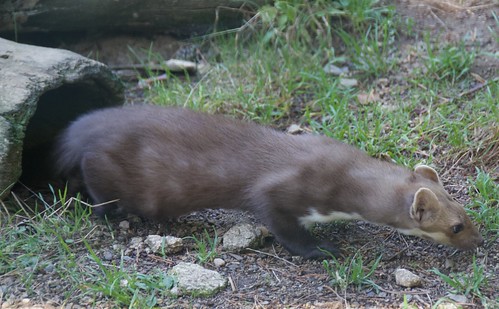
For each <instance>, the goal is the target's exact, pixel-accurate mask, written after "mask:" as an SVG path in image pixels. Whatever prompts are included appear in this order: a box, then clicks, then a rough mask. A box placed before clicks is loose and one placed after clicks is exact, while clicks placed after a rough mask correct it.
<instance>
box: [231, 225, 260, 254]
mask: <svg viewBox="0 0 499 309" xmlns="http://www.w3.org/2000/svg"><path fill="white" fill-rule="evenodd" d="M262 236H263V231H262V229H261V227H258V226H254V225H251V224H248V223H242V224H238V225H235V226H233V227H231V228H230V229H229V230H228V231H227V232H226V233H225V234H224V236H223V248H224V250H227V251H236V252H237V251H241V250H244V249H245V248H256V247H258V246H260V244H261V242H262Z"/></svg>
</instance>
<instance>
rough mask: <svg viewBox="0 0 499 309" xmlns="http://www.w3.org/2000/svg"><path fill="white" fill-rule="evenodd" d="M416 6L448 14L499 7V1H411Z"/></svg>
mask: <svg viewBox="0 0 499 309" xmlns="http://www.w3.org/2000/svg"><path fill="white" fill-rule="evenodd" d="M409 3H411V4H412V5H414V6H418V7H428V8H431V9H437V10H440V11H443V12H447V13H456V12H460V11H474V10H480V9H486V8H493V7H499V1H497V0H488V1H483V0H409Z"/></svg>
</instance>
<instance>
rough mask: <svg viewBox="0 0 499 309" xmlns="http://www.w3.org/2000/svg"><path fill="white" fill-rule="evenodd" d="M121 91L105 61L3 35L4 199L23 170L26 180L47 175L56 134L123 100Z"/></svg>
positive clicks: (0, 134)
mask: <svg viewBox="0 0 499 309" xmlns="http://www.w3.org/2000/svg"><path fill="white" fill-rule="evenodd" d="M123 95H124V93H123V86H122V84H121V82H119V80H118V79H117V78H116V76H115V75H114V74H113V73H112V72H111V70H109V69H108V68H107V67H106V66H105V65H104V64H102V63H99V62H97V61H94V60H90V59H88V58H85V57H82V56H80V55H78V54H75V53H73V52H70V51H66V50H62V49H54V48H45V47H38V46H31V45H25V44H19V43H15V42H11V41H8V40H5V39H2V38H0V141H2V142H1V143H0V198H3V197H5V196H7V195H8V194H9V192H10V188H11V187H12V185H13V184H14V183H15V182H16V181H17V180H18V179H19V177H20V176H21V173H22V172H23V171H24V172H25V175H27V174H28V173H29V176H31V177H30V178H32V179H27V180H28V181H30V180H31V181H33V182H35V181H36V180H40V178H42V179H43V177H47V171H48V169H49V167H48V166H47V161H46V159H45V160H44V158H48V155H49V153H50V151H51V149H50V147H49V145H50V144H51V142H53V140H54V138H55V137H56V135H57V134H58V133H59V132H60V131H61V130H62V129H63V128H64V127H66V126H67V125H68V124H69V122H71V121H72V120H74V119H75V118H76V117H78V116H79V115H81V114H82V113H85V112H88V111H90V110H92V109H97V108H102V107H107V106H113V105H120V104H123V102H124V97H123ZM23 157H24V158H25V160H24V166H21V165H22V164H23V163H22V160H21V159H22V158H23ZM44 167H45V168H46V170H44ZM35 178H37V179H35ZM25 181H26V180H25Z"/></svg>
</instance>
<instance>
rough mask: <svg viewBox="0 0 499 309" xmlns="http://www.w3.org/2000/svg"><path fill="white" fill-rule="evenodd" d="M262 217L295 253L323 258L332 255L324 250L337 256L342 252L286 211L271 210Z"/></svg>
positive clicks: (273, 232) (307, 257)
mask: <svg viewBox="0 0 499 309" xmlns="http://www.w3.org/2000/svg"><path fill="white" fill-rule="evenodd" d="M260 219H261V220H262V222H263V223H264V224H266V225H267V227H268V228H269V230H270V232H272V234H274V236H275V238H276V239H277V240H278V241H279V242H280V243H281V245H282V246H283V247H284V248H286V249H287V250H288V251H289V252H290V253H291V254H293V255H300V256H302V257H304V258H306V259H323V258H329V257H330V255H329V254H327V253H326V252H324V250H325V251H328V252H329V253H331V254H332V255H334V256H336V257H338V256H340V254H341V253H340V250H339V249H338V247H337V246H336V245H335V244H334V243H333V242H331V241H328V240H319V239H317V238H315V237H314V236H312V235H311V234H310V232H309V231H308V230H307V229H305V228H304V227H303V226H302V225H301V224H300V223H299V222H298V219H297V218H296V217H294V216H293V215H290V214H287V213H285V212H284V211H278V210H271V211H270V212H268V213H267V215H266V216H265V218H260Z"/></svg>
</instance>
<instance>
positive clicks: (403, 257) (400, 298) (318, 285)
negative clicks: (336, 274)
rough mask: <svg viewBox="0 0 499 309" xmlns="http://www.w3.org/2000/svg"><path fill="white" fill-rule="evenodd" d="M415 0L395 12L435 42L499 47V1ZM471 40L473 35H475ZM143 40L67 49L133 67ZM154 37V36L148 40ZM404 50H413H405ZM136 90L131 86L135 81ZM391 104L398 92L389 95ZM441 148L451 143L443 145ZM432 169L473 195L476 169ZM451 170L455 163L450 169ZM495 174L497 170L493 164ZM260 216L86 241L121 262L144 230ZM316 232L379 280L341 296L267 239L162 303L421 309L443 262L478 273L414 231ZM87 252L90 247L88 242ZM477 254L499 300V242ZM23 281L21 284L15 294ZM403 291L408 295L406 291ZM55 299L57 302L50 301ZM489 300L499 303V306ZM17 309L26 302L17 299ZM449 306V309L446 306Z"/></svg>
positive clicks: (44, 298) (163, 40)
mask: <svg viewBox="0 0 499 309" xmlns="http://www.w3.org/2000/svg"><path fill="white" fill-rule="evenodd" d="M484 2H485V1H474V2H473V1H464V2H463V1H462V2H459V3H458V2H452V1H449V2H445V1H436V0H435V1H416V0H398V1H395V3H396V5H397V12H398V14H400V15H401V16H403V17H410V18H412V19H413V20H414V25H415V29H414V31H417V32H418V33H421V34H422V33H423V32H424V31H429V33H431V38H432V40H433V41H434V42H438V43H439V44H442V45H444V44H447V43H452V42H459V41H460V40H461V39H463V38H465V37H466V38H468V40H466V42H468V43H469V44H475V46H479V47H480V50H482V51H486V52H491V53H495V52H497V51H498V50H499V49H498V44H497V42H496V41H495V40H494V38H493V37H492V34H491V31H490V29H495V30H496V31H497V30H498V29H497V26H496V24H495V21H494V19H493V17H492V16H491V14H490V12H491V11H492V10H495V12H496V14H497V15H499V5H498V3H497V1H487V2H486V4H484ZM420 38H421V41H415V40H414V39H410V38H405V37H402V38H401V41H400V42H399V47H400V51H401V52H400V56H401V57H407V58H410V47H411V46H416V45H417V44H421V42H422V35H421V36H420ZM469 38H471V39H469ZM146 41H147V40H143V39H137V38H130V37H122V38H114V39H113V41H112V42H111V43H109V41H106V40H104V41H102V42H100V41H99V42H98V43H95V41H94V42H92V43H88V42H87V43H80V44H79V45H72V46H66V47H67V48H69V49H73V50H76V51H79V52H81V53H82V54H84V55H91V54H94V55H95V54H96V53H98V55H99V57H98V58H99V59H100V60H102V61H104V62H107V63H108V64H110V65H111V66H122V65H126V64H130V63H136V61H137V60H138V59H130V57H129V56H128V55H129V54H130V53H129V50H128V48H127V45H132V46H134V49H135V50H137V51H138V50H141V52H140V53H139V54H140V55H139V56H138V58H141V57H145V56H144V55H145V54H144V50H147V49H148V48H149V46H148V43H147V44H146ZM147 42H149V41H147ZM181 45H182V42H177V41H175V40H173V39H171V38H167V37H158V38H155V43H154V45H153V47H152V50H154V51H158V52H159V53H160V54H161V55H162V56H163V57H164V58H165V59H168V58H169V57H170V56H171V55H172V54H173V52H174V51H175V50H177V49H178V47H179V46H181ZM405 52H407V54H404V53H405ZM416 65H418V63H415V62H413V61H411V60H408V61H406V62H404V64H403V67H401V69H400V70H399V71H398V73H397V74H398V75H396V76H395V75H394V76H391V77H388V79H389V82H390V83H394V84H395V83H398V82H400V81H401V80H403V79H404V72H408V71H410V70H411V68H413V67H414V66H416ZM498 68H499V63H498V61H497V57H496V58H491V57H483V56H481V55H478V58H477V60H476V62H475V65H474V66H473V69H472V70H473V72H474V73H476V74H478V75H479V76H481V77H482V78H484V79H491V78H497V72H498ZM132 88H133V87H132ZM141 99H142V94H141V92H140V90H137V89H134V90H133V91H132V90H130V91H129V96H128V100H129V102H136V101H140V100H141ZM386 99H387V100H394V98H388V97H387V98H386ZM443 147H445V146H443ZM435 165H437V166H439V167H441V169H440V170H441V171H444V170H445V172H444V173H443V175H442V178H443V181H444V184H445V185H446V188H447V189H448V190H449V191H450V192H451V193H452V195H453V196H455V197H456V198H457V200H458V201H460V202H461V203H463V204H466V202H468V201H469V197H468V195H467V193H468V192H467V189H466V188H467V182H466V176H465V175H472V174H473V173H474V169H473V167H472V166H470V165H467V164H465V162H464V161H463V160H461V161H458V160H456V161H440V162H438V161H437V162H435ZM451 166H452V167H453V168H449V167H451ZM489 167H490V171H491V172H494V169H495V168H497V165H495V166H489ZM96 220H98V219H96ZM246 221H250V222H254V218H252V217H251V216H250V215H248V214H245V213H241V212H237V211H234V212H233V211H215V210H207V211H203V212H200V213H195V214H192V215H190V216H186V217H184V218H181V219H179V220H177V221H176V222H170V223H168V224H164V225H158V224H155V223H151V222H143V221H141V220H132V221H131V222H130V229H129V230H123V229H120V228H119V226H118V224H119V222H112V223H111V224H112V226H113V228H114V231H115V234H114V239H112V238H111V237H110V235H109V229H108V228H107V227H106V226H105V224H102V225H99V227H98V228H97V229H96V230H94V232H93V234H92V235H91V236H90V244H91V245H92V246H93V247H94V248H95V250H97V254H98V255H99V256H101V257H102V256H104V255H105V254H106V253H109V252H111V254H112V257H111V259H110V260H108V262H109V263H112V261H114V262H115V263H117V264H119V263H120V255H119V252H116V251H113V249H112V248H113V246H116V245H121V246H122V247H125V248H126V247H128V246H129V241H130V239H131V238H132V237H137V236H144V237H145V236H147V235H150V234H164V235H175V236H177V237H187V236H192V235H193V234H195V235H201V234H202V233H203V231H204V229H206V230H208V231H211V230H213V226H214V227H215V228H216V230H217V232H218V235H223V234H224V232H225V231H226V230H227V229H228V228H230V227H231V226H233V225H234V224H235V223H238V222H246ZM314 232H315V233H316V234H317V236H318V237H323V238H332V239H334V240H335V241H336V242H337V243H338V244H339V245H340V246H341V248H342V250H343V252H344V254H345V255H346V256H353V255H354V254H355V253H356V252H357V251H358V252H359V253H360V254H361V255H362V256H363V257H364V259H365V264H369V263H370V262H371V261H374V260H375V259H376V258H377V257H378V256H379V255H380V254H382V259H381V262H380V265H379V267H378V269H377V271H376V272H375V274H374V277H372V278H371V279H372V280H373V281H374V282H375V283H376V284H377V285H378V286H379V289H378V290H376V289H374V288H373V287H370V286H362V287H360V288H357V287H350V288H348V289H347V290H346V291H345V292H342V291H341V290H340V289H337V288H335V287H333V286H331V285H330V280H331V278H330V277H329V276H328V274H327V273H326V271H325V270H324V267H323V265H322V262H321V261H309V260H303V259H301V258H297V257H292V256H290V255H289V253H288V252H287V251H286V250H284V249H282V247H281V246H280V245H279V244H278V243H276V242H273V241H272V239H269V241H268V242H267V244H266V245H265V246H264V247H262V248H260V249H258V250H256V251H247V252H242V253H237V254H235V253H226V252H220V253H219V257H220V258H222V259H223V260H224V261H225V262H226V264H225V265H224V266H222V267H219V268H217V267H215V266H214V265H213V264H212V263H208V264H207V265H205V266H206V267H207V268H210V269H216V270H217V271H219V272H220V273H221V274H223V275H224V276H225V277H227V278H229V279H230V285H229V286H228V287H227V288H226V289H225V290H223V291H222V292H220V293H218V294H216V295H214V296H212V297H208V298H194V297H189V296H180V297H178V298H176V299H164V300H162V302H163V303H162V304H160V305H161V306H166V307H169V308H346V307H360V308H366V307H371V308H373V307H376V308H381V307H382V308H399V307H400V306H401V305H402V304H403V302H404V297H405V298H406V300H407V301H408V302H409V303H410V304H413V305H415V306H416V307H418V308H429V307H431V306H433V305H435V304H436V302H437V301H439V299H441V298H442V297H445V296H447V295H448V294H450V293H451V289H450V287H449V286H447V285H445V284H444V283H443V282H442V280H441V279H439V278H438V276H436V275H435V274H434V273H432V272H431V271H430V270H431V269H433V268H438V269H440V270H441V271H444V272H446V273H448V272H464V273H470V274H471V273H472V272H473V270H472V255H473V252H461V251H456V250H454V249H451V248H447V247H444V246H441V245H436V244H433V243H430V242H427V241H425V240H421V239H417V238H414V237H406V236H403V235H401V234H399V233H397V232H394V231H393V230H392V229H389V228H384V227H378V226H374V225H371V224H367V223H364V222H350V223H335V224H328V225H321V226H317V227H316V228H315V230H314ZM193 247H194V244H193V243H190V244H188V246H187V249H186V250H185V251H183V252H181V253H179V254H175V255H172V256H169V257H168V258H166V259H165V258H160V257H158V256H157V255H153V254H148V253H147V252H145V251H143V252H134V253H132V254H131V255H130V256H129V258H127V259H126V260H125V263H126V265H127V266H129V267H131V268H132V269H137V271H139V272H142V273H147V272H148V271H149V270H150V269H153V268H154V269H164V270H165V271H166V270H167V269H168V268H169V267H171V266H172V265H175V264H176V263H178V262H180V261H189V262H196V253H195V252H194V251H193ZM82 249H83V250H84V248H82ZM475 253H476V255H477V258H478V259H480V260H481V261H482V260H483V261H484V263H485V264H486V269H485V270H486V274H487V276H488V284H487V285H483V288H482V293H483V295H486V296H487V297H488V299H489V300H491V301H494V300H495V301H496V302H497V300H498V299H499V291H498V290H497V286H499V277H498V273H499V269H498V267H499V266H498V265H499V246H498V243H497V241H495V242H494V243H490V242H488V243H487V244H486V245H485V246H484V247H483V248H479V249H478V250H477V251H476V252H475ZM400 267H402V268H406V269H409V270H411V271H413V272H414V273H416V274H417V275H419V276H421V277H422V279H423V286H422V287H418V288H403V287H400V286H398V285H396V283H395V278H394V275H393V273H394V271H395V269H397V268H400ZM45 276H47V277H46V278H37V280H42V281H45V282H50V280H51V277H50V274H45ZM53 287H57V288H51V285H50V284H46V285H43V286H40V287H39V289H38V299H37V301H35V299H33V301H34V302H35V303H45V304H46V306H48V307H50V306H59V305H61V304H63V303H64V300H63V299H62V295H63V293H62V292H63V291H61V287H62V289H63V290H64V288H63V287H64V284H63V283H61V284H55V285H53ZM22 291H23V287H22V286H19V287H18V292H19V295H23V293H22ZM404 295H405V296H404ZM51 304H52V305H51ZM78 305H79V306H83V307H84V306H85V300H84V299H83V300H82V303H79V304H66V306H73V307H74V308H77V307H78ZM461 305H462V306H464V307H470V308H480V307H481V306H482V305H481V304H480V300H479V299H478V298H476V297H475V298H473V297H472V296H468V297H467V300H466V302H465V303H462V304H461ZM98 306H99V307H107V306H108V305H107V300H106V299H105V298H103V299H102V300H101V301H100V302H99V303H98ZM491 306H499V305H498V304H497V303H495V304H491ZM19 307H23V305H22V304H21V303H20V304H19ZM449 308H451V307H449Z"/></svg>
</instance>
